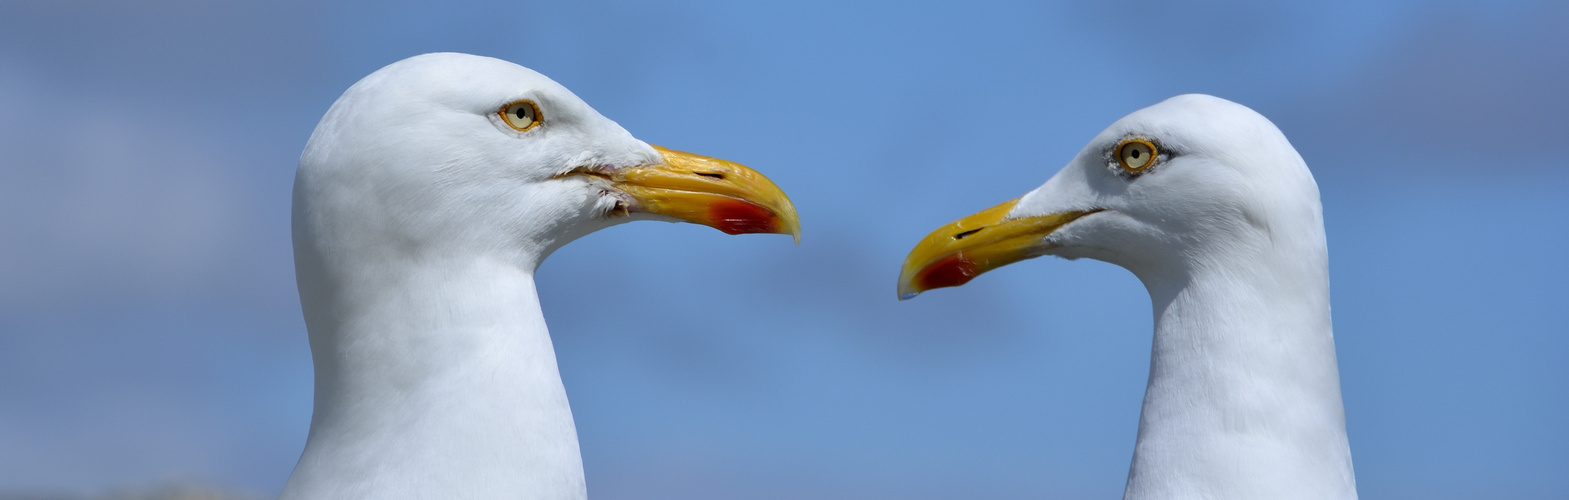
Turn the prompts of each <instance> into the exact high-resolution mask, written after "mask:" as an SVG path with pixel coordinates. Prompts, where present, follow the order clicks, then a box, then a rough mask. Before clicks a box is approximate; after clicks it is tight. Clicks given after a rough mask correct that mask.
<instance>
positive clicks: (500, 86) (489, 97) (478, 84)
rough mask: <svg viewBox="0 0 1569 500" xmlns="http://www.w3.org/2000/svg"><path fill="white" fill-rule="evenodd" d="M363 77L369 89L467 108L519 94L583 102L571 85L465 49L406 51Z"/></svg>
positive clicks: (504, 101) (520, 96) (560, 103)
mask: <svg viewBox="0 0 1569 500" xmlns="http://www.w3.org/2000/svg"><path fill="white" fill-rule="evenodd" d="M366 80H367V82H368V83H371V85H368V86H369V87H370V88H371V89H372V90H382V91H383V92H388V91H390V92H392V93H395V95H393V96H388V97H390V98H394V99H398V100H402V101H405V102H410V103H431V104H441V105H447V106H452V107H457V108H461V109H465V110H471V111H489V110H490V109H491V108H496V107H499V106H502V105H505V104H507V103H510V102H512V101H515V100H519V99H531V100H539V101H548V102H550V103H552V104H555V105H557V106H560V107H569V108H580V107H586V106H587V105H586V104H584V103H583V102H582V100H581V99H579V98H578V97H577V96H576V95H574V94H573V93H572V91H570V90H567V89H566V87H563V86H562V85H561V84H559V83H556V82H555V80H551V79H550V78H549V77H546V76H545V75H542V74H539V73H538V72H536V71H534V70H531V69H528V68H525V67H523V66H519V65H517V64H513V63H511V62H508V61H503V60H500V59H495V58H490V57H482V56H475V55H469V54H451V53H438V54H424V55H419V56H414V57H410V58H408V59H404V60H402V61H398V62H396V63H393V64H391V65H389V66H387V67H385V68H382V69H381V70H380V71H377V72H376V74H373V75H372V76H371V77H367V78H366ZM373 93H376V94H379V93H382V92H373ZM470 108H472V109H470Z"/></svg>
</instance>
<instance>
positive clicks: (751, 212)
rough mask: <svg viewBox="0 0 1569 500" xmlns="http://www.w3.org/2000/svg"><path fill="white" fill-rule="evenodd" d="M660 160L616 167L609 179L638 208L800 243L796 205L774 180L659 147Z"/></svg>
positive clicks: (729, 231)
mask: <svg viewBox="0 0 1569 500" xmlns="http://www.w3.org/2000/svg"><path fill="white" fill-rule="evenodd" d="M654 149H655V150H658V151H659V154H660V155H662V156H663V157H664V160H665V161H664V164H663V165H651V166H645V167H633V168H626V169H621V170H618V171H616V172H614V173H612V174H609V175H608V176H607V178H608V179H609V180H610V181H611V182H612V183H613V184H614V185H615V187H616V189H619V190H621V191H622V192H625V193H627V194H628V195H631V196H632V198H633V199H635V200H637V208H636V210H637V211H640V212H646V213H650V214H656V215H663V216H667V217H674V218H677V219H681V220H684V221H687V222H691V223H694V224H702V225H705V226H709V227H712V228H715V229H718V230H720V231H724V232H725V233H726V234H747V233H774V234H788V235H791V236H793V237H795V243H796V244H797V245H799V244H801V219H800V216H798V215H796V213H795V205H793V204H791V203H790V198H789V197H788V196H785V194H784V191H781V190H780V189H779V186H776V185H774V183H773V181H770V180H768V178H767V177H763V174H760V173H758V172H757V171H756V170H752V169H750V168H746V167H744V166H741V165H740V164H736V163H730V162H728V161H724V160H719V159H714V158H709V157H707V156H698V155H695V154H691V153H683V152H680V151H671V150H669V149H665V148H662V147H659V146H654Z"/></svg>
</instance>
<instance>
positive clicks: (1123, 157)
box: [1117, 139, 1160, 172]
mask: <svg viewBox="0 0 1569 500" xmlns="http://www.w3.org/2000/svg"><path fill="white" fill-rule="evenodd" d="M1159 156H1160V149H1158V148H1156V147H1155V143H1152V142H1150V141H1146V140H1142V139H1128V140H1126V141H1123V142H1122V145H1121V146H1117V163H1119V164H1121V165H1122V169H1123V170H1127V171H1129V172H1143V171H1144V170H1146V169H1149V168H1150V167H1151V166H1153V165H1155V159H1156V158H1158V157H1159Z"/></svg>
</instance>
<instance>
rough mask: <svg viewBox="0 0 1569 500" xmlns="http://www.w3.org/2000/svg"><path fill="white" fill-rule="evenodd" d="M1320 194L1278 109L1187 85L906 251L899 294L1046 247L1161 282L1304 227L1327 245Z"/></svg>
mask: <svg viewBox="0 0 1569 500" xmlns="http://www.w3.org/2000/svg"><path fill="white" fill-rule="evenodd" d="M1318 199H1319V198H1318V186H1317V184H1315V183H1314V181H1313V177H1312V174H1311V173H1310V172H1309V171H1308V169H1307V165H1306V164H1305V163H1304V162H1303V161H1302V158H1301V156H1299V155H1298V154H1297V152H1296V150H1295V149H1293V148H1292V147H1291V144H1290V143H1289V142H1288V141H1287V140H1286V137H1285V135H1284V134H1282V133H1281V132H1280V130H1279V129H1277V128H1276V127H1275V126H1274V124H1272V123H1270V121H1269V120H1268V119H1266V118H1264V117H1263V116H1262V115H1259V114H1258V113H1256V112H1254V111H1253V110H1251V109H1248V108H1247V107H1245V106H1242V105H1240V104H1236V103H1233V102H1230V101H1227V100H1224V99H1220V98H1217V97H1211V96H1207V95H1197V94H1190V95H1181V96H1177V97H1173V98H1171V99H1168V100H1166V101H1164V102H1161V103H1159V104H1156V105H1154V106H1150V107H1148V108H1145V109H1142V110H1139V111H1137V112H1134V113H1133V114H1130V115H1128V116H1126V117H1124V118H1122V119H1121V120H1118V121H1117V122H1116V123H1113V124H1112V125H1111V126H1110V127H1108V128H1106V130H1105V131H1103V132H1101V133H1100V135H1098V136H1096V137H1095V139H1094V140H1093V141H1091V142H1090V144H1089V145H1088V146H1085V148H1084V149H1083V150H1082V151H1080V152H1079V154H1078V156H1077V157H1075V158H1074V159H1073V161H1072V162H1070V163H1068V164H1067V165H1066V166H1065V167H1063V169H1062V170H1061V171H1059V172H1058V173H1057V175H1055V176H1053V177H1052V178H1051V179H1050V180H1048V181H1046V183H1045V184H1043V185H1041V186H1040V187H1039V188H1036V189H1035V190H1034V191H1031V192H1030V193H1028V194H1026V195H1024V196H1023V197H1021V198H1019V199H1016V200H1013V201H1009V202H1007V203H1003V204H1001V205H998V206H996V207H993V208H991V209H987V210H985V211H982V212H980V213H978V214H975V215H972V216H970V217H966V218H964V219H961V220H959V221H956V222H954V223H952V224H949V225H947V226H944V227H942V228H941V229H938V230H937V231H935V232H933V233H931V235H930V236H927V237H926V239H925V240H922V241H921V242H920V244H918V245H917V246H916V248H915V249H914V250H912V251H911V252H910V256H909V257H908V258H907V259H906V261H905V264H904V267H903V269H902V271H901V273H900V276H899V284H898V291H899V296H900V298H901V299H908V298H912V297H914V296H916V295H918V294H920V293H921V292H924V291H926V290H930V289H933V288H942V287H950V286H959V285H963V284H965V283H967V282H969V281H970V280H971V279H973V278H975V277H976V276H979V275H980V274H981V273H985V272H987V271H990V270H992V269H996V268H998V267H1002V266H1005V265H1008V264H1011V263H1014V262H1018V261H1021V260H1025V259H1030V258H1034V257H1039V256H1043V255H1055V256H1059V257H1064V258H1068V259H1077V258H1091V259H1095V260H1101V261H1105V262H1109V263H1112V264H1117V265H1119V266H1122V267H1124V268H1127V269H1128V270H1130V271H1132V272H1133V273H1134V274H1135V275H1138V276H1139V277H1140V279H1142V280H1144V281H1145V282H1146V283H1150V282H1151V281H1152V280H1160V279H1165V278H1172V277H1175V276H1173V273H1177V274H1181V273H1184V272H1187V271H1191V270H1192V269H1193V268H1195V267H1199V266H1212V265H1217V263H1218V262H1220V261H1221V260H1222V259H1221V257H1223V256H1228V255H1234V254H1235V253H1236V252H1239V251H1251V250H1257V249H1258V248H1257V247H1259V246H1260V245H1275V244H1288V243H1291V242H1290V241H1285V240H1290V239H1294V238H1295V239H1302V238H1308V239H1311V238H1314V237H1316V238H1317V242H1318V244H1319V247H1320V248H1321V247H1322V241H1323V233H1322V215H1321V211H1320V206H1319V201H1318ZM1315 228H1316V229H1315ZM1305 243H1312V242H1311V241H1307V242H1305ZM1177 279H1180V278H1177Z"/></svg>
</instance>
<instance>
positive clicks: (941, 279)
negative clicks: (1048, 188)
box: [899, 200, 1099, 300]
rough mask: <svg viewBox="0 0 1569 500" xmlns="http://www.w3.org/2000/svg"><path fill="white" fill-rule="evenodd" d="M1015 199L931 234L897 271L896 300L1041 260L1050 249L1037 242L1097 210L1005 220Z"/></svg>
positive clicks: (917, 246) (916, 246)
mask: <svg viewBox="0 0 1569 500" xmlns="http://www.w3.org/2000/svg"><path fill="white" fill-rule="evenodd" d="M1017 204H1019V200H1013V201H1010V202H1007V203H1003V204H1001V205H997V206H995V207H992V208H988V209H986V210H983V211H981V213H978V214H975V215H971V216H969V217H965V218H963V219H960V220H959V221H957V222H954V223H952V224H949V225H946V226H943V227H942V228H941V229H938V230H937V231H936V232H933V233H932V234H931V235H930V236H927V237H926V239H924V240H921V242H920V244H917V245H915V249H914V250H911V251H910V256H909V257H907V258H905V260H904V269H903V270H901V271H899V300H907V299H911V298H914V297H915V296H916V295H920V294H921V292H924V291H927V290H931V289H933V288H943V287H950V286H959V285H963V284H965V283H969V282H970V280H971V279H974V278H975V277H976V276H980V275H981V273H985V272H986V271H990V270H993V269H996V268H999V267H1002V266H1006V265H1008V264H1012V263H1014V262H1018V261H1021V260H1025V259H1032V258H1035V257H1040V256H1041V255H1044V254H1045V253H1046V252H1048V251H1051V250H1052V249H1053V248H1056V247H1053V246H1050V245H1042V244H1041V240H1042V239H1044V238H1046V237H1047V236H1049V235H1051V233H1052V232H1054V231H1056V230H1057V228H1060V227H1062V226H1065V225H1067V224H1068V223H1069V222H1073V221H1074V220H1077V219H1078V218H1079V217H1083V216H1086V215H1089V214H1092V213H1095V212H1099V210H1088V211H1082V212H1064V213H1060V214H1052V215H1044V216H1039V217H1023V218H1018V219H1008V213H1009V212H1012V211H1013V207H1014V205H1017Z"/></svg>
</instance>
